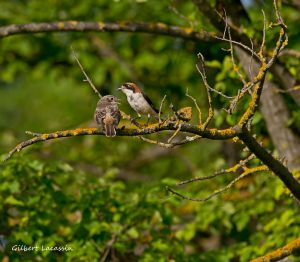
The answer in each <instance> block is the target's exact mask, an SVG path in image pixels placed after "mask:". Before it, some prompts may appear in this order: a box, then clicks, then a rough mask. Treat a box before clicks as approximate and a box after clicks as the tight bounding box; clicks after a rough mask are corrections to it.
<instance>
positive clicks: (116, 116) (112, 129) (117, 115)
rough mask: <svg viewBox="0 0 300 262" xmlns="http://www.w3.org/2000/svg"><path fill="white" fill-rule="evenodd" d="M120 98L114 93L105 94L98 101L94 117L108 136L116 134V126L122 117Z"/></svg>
mask: <svg viewBox="0 0 300 262" xmlns="http://www.w3.org/2000/svg"><path fill="white" fill-rule="evenodd" d="M118 104H119V102H118V98H116V97H115V96H112V95H107V96H103V97H102V98H101V99H100V100H99V101H98V103H97V107H96V111H95V113H94V119H95V121H96V123H97V124H98V126H99V127H100V128H101V129H102V130H103V131H104V133H105V135H106V136H107V137H114V136H116V127H117V126H118V124H119V122H120V119H121V112H120V110H119V107H118Z"/></svg>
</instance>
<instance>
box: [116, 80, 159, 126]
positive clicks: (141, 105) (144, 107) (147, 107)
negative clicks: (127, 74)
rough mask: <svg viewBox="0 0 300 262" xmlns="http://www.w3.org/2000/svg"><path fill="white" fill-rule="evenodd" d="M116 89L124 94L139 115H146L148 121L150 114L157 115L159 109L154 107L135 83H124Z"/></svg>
mask: <svg viewBox="0 0 300 262" xmlns="http://www.w3.org/2000/svg"><path fill="white" fill-rule="evenodd" d="M118 90H120V91H122V92H123V93H124V94H125V95H126V97H127V101H128V103H129V105H130V106H131V107H132V109H133V110H134V111H135V112H137V114H138V116H139V117H141V115H147V116H148V121H149V118H150V116H155V117H157V115H158V112H159V111H158V110H157V109H156V108H155V107H154V104H153V103H152V101H151V100H150V98H149V97H148V96H147V95H145V94H144V93H143V92H142V90H141V89H140V88H139V87H138V86H137V85H136V84H135V83H125V84H123V85H122V86H121V87H120V88H118Z"/></svg>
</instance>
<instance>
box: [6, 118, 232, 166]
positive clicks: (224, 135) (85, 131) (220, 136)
mask: <svg viewBox="0 0 300 262" xmlns="http://www.w3.org/2000/svg"><path fill="white" fill-rule="evenodd" d="M177 129H178V125H177V124H176V123H174V122H167V121H166V122H164V123H162V124H158V123H157V124H152V125H149V126H147V127H145V128H139V129H136V128H123V127H122V128H120V129H118V130H117V135H118V136H142V135H148V134H153V133H157V132H161V131H164V130H173V131H175V130H177ZM181 131H183V132H187V133H192V134H195V135H197V138H198V137H199V136H201V137H203V138H210V139H216V140H225V139H230V138H233V137H235V136H236V135H237V133H236V131H235V130H234V129H232V128H228V129H223V130H217V129H206V130H202V129H200V128H199V127H198V126H195V125H191V124H185V123H182V124H181ZM27 132H28V131H27ZM30 133H31V134H34V137H33V138H31V139H28V140H25V141H23V142H21V143H20V144H18V145H17V146H16V147H15V148H14V149H13V150H11V151H10V152H9V153H8V155H7V157H6V158H5V159H4V161H5V160H8V159H9V158H11V157H12V156H13V155H14V154H15V153H16V152H19V151H21V150H22V149H23V148H25V147H27V146H30V145H32V144H35V143H38V142H43V141H47V140H51V139H58V138H63V137H70V136H84V135H104V133H103V132H102V131H100V130H98V129H97V128H78V129H73V130H64V131H57V132H53V133H48V134H39V133H32V132H30ZM193 140H195V139H189V138H188V137H187V138H186V139H185V142H184V141H182V142H181V143H180V142H179V143H177V144H182V143H187V142H189V141H193Z"/></svg>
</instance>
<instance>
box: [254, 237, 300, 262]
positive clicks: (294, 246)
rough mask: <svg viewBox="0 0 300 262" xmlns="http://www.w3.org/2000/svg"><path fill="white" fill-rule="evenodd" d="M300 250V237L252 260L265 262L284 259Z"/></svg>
mask: <svg viewBox="0 0 300 262" xmlns="http://www.w3.org/2000/svg"><path fill="white" fill-rule="evenodd" d="M298 250H300V238H297V239H295V240H293V241H292V242H290V243H288V244H287V245H285V246H283V247H281V248H278V249H276V250H274V251H272V252H270V253H268V254H266V255H264V256H261V257H259V258H256V259H253V260H251V262H264V261H270V262H274V261H283V260H282V259H283V258H285V257H288V256H290V255H291V254H292V253H294V252H295V251H298Z"/></svg>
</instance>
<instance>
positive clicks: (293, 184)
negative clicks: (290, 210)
mask: <svg viewBox="0 0 300 262" xmlns="http://www.w3.org/2000/svg"><path fill="white" fill-rule="evenodd" d="M238 137H239V139H241V140H242V141H243V142H244V143H245V145H246V146H247V147H248V148H249V150H250V151H251V152H252V153H254V154H255V155H256V157H257V158H259V159H260V160H261V161H262V162H263V163H264V164H265V165H267V166H268V167H269V168H270V170H271V171H273V172H274V174H275V175H276V176H278V177H279V178H280V180H281V181H282V182H283V183H284V184H285V186H286V187H287V188H288V189H289V190H290V191H291V192H292V193H293V195H294V196H295V197H296V198H297V199H298V200H299V201H300V184H299V182H298V181H297V180H296V179H295V177H294V176H293V175H292V173H291V172H290V171H289V170H288V169H287V167H285V166H284V165H283V164H282V163H281V162H280V161H279V160H277V159H275V158H274V157H273V156H272V155H271V154H269V153H268V152H267V150H266V149H265V148H263V147H262V146H261V145H260V144H259V143H258V142H257V141H256V140H255V139H254V138H253V137H252V135H251V134H250V133H249V131H248V130H247V129H246V128H245V127H243V129H242V130H240V132H238Z"/></svg>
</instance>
